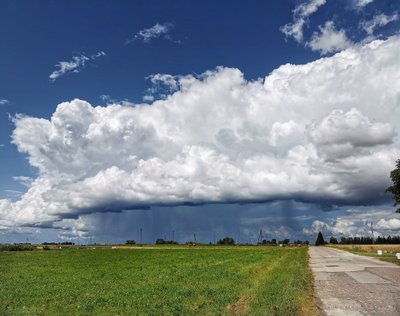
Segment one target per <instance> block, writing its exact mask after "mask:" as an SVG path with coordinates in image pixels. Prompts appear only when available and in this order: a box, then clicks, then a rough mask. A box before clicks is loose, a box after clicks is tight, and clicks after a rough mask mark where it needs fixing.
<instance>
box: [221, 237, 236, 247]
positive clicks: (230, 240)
mask: <svg viewBox="0 0 400 316" xmlns="http://www.w3.org/2000/svg"><path fill="white" fill-rule="evenodd" d="M234 244H235V240H234V239H233V238H231V237H225V238H224V239H220V240H218V242H217V245H234Z"/></svg>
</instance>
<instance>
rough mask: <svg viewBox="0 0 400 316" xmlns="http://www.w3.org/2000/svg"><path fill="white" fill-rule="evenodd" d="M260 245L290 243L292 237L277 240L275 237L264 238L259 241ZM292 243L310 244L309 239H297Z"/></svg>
mask: <svg viewBox="0 0 400 316" xmlns="http://www.w3.org/2000/svg"><path fill="white" fill-rule="evenodd" d="M258 244H259V245H277V244H281V245H288V244H290V239H287V238H286V239H283V240H279V241H277V240H276V239H275V238H273V239H271V240H266V239H263V241H262V242H261V243H258ZM292 244H294V245H308V244H309V241H308V240H299V239H298V240H295V241H293V242H292Z"/></svg>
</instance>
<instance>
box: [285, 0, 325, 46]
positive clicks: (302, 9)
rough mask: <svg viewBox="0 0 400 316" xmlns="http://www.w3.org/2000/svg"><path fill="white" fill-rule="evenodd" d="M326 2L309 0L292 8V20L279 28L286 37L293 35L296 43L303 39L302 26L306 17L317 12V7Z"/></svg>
mask: <svg viewBox="0 0 400 316" xmlns="http://www.w3.org/2000/svg"><path fill="white" fill-rule="evenodd" d="M325 3H326V0H310V1H308V2H305V3H302V4H300V5H298V6H297V7H295V9H294V10H293V22H292V23H288V24H285V25H284V26H282V27H281V28H280V30H281V32H282V33H283V34H285V35H286V36H287V37H293V38H294V39H295V40H296V41H297V42H298V43H301V42H302V41H303V27H304V25H305V24H306V23H307V18H308V17H309V16H310V15H311V14H313V13H315V12H317V10H318V8H319V7H320V6H322V5H324V4H325Z"/></svg>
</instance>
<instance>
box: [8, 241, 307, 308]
mask: <svg viewBox="0 0 400 316" xmlns="http://www.w3.org/2000/svg"><path fill="white" fill-rule="evenodd" d="M307 261H308V254H307V247H293V248H289V247H288V248H280V247H192V248H188V247H175V248H174V247H169V248H168V247H165V248H163V247H159V248H150V249H137V248H136V249H95V250H93V249H79V250H73V249H71V250H50V251H44V250H35V251H26V252H0V285H1V286H0V315H68V314H69V315H313V314H315V307H314V303H313V298H312V291H313V288H312V275H311V272H310V271H309V270H308V267H307Z"/></svg>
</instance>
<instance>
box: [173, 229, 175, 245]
mask: <svg viewBox="0 0 400 316" xmlns="http://www.w3.org/2000/svg"><path fill="white" fill-rule="evenodd" d="M174 241H175V231H174V230H173V231H172V242H174Z"/></svg>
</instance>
